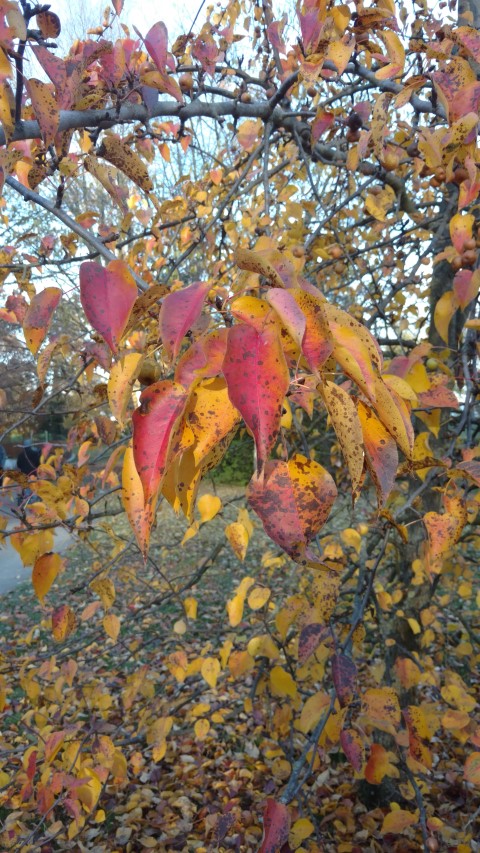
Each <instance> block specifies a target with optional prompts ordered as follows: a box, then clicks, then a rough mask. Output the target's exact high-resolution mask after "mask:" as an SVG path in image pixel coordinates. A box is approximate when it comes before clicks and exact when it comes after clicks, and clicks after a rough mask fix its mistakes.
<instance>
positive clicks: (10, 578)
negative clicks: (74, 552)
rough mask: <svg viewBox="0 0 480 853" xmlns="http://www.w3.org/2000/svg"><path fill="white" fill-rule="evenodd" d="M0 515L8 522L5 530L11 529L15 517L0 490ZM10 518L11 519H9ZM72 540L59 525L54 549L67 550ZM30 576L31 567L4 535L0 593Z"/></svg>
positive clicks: (0, 559) (0, 553) (0, 561)
mask: <svg viewBox="0 0 480 853" xmlns="http://www.w3.org/2000/svg"><path fill="white" fill-rule="evenodd" d="M0 515H2V516H4V517H7V518H8V519H9V523H8V526H7V530H11V529H12V527H15V526H16V523H17V522H16V519H15V517H14V516H12V514H11V502H10V501H9V500H8V501H7V500H5V497H4V496H3V499H2V496H1V492H0ZM10 519H11V521H10ZM71 542H72V536H71V534H70V533H69V532H68V531H67V530H64V529H63V528H61V527H59V528H58V529H57V530H56V531H55V541H54V546H53V547H54V550H55V551H58V552H59V553H63V552H65V551H66V550H67V548H68V547H69V545H70V544H71ZM31 577H32V567H31V566H24V565H23V563H22V561H21V559H20V555H19V554H18V553H17V552H16V551H15V548H13V547H12V545H11V544H10V537H8V536H7V537H6V539H5V541H4V544H3V546H2V547H0V595H5V593H6V592H10V590H12V589H15V587H16V586H18V585H19V584H21V583H25V581H30V579H31Z"/></svg>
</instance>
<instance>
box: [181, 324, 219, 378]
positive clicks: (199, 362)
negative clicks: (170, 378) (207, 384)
mask: <svg viewBox="0 0 480 853" xmlns="http://www.w3.org/2000/svg"><path fill="white" fill-rule="evenodd" d="M227 338H228V329H225V328H222V329H215V331H213V332H210V333H209V334H208V335H205V336H204V337H201V338H198V340H196V341H195V342H194V343H193V344H192V345H191V346H190V347H189V348H188V349H187V350H185V352H184V353H182V355H181V357H180V359H179V361H178V363H177V367H176V369H175V382H179V383H180V385H184V386H185V388H189V387H190V385H192V383H193V382H199V381H200V380H201V379H212V378H213V377H214V376H218V375H219V374H220V373H221V372H222V365H223V361H224V358H225V352H226V349H227Z"/></svg>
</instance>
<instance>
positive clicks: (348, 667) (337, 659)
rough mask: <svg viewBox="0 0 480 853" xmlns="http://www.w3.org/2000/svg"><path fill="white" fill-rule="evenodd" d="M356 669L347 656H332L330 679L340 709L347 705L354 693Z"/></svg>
mask: <svg viewBox="0 0 480 853" xmlns="http://www.w3.org/2000/svg"><path fill="white" fill-rule="evenodd" d="M356 677H357V667H356V666H355V664H354V662H353V660H352V659H351V658H349V657H347V655H334V656H333V658H332V679H333V685H334V687H335V692H336V694H337V696H338V701H339V702H340V707H341V708H344V707H345V705H349V704H350V702H351V701H352V699H353V696H354V693H355V681H356Z"/></svg>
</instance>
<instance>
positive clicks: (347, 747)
mask: <svg viewBox="0 0 480 853" xmlns="http://www.w3.org/2000/svg"><path fill="white" fill-rule="evenodd" d="M340 745H341V747H342V749H343V751H344V753H345V755H346V757H347V759H348V761H349V762H350V764H351V765H352V767H353V769H354V770H356V771H357V773H359V772H360V770H361V769H362V765H363V761H364V758H365V747H364V745H363V741H362V739H361V737H360V735H359V733H358V732H357V731H356V730H355V729H343V730H342V731H341V732H340Z"/></svg>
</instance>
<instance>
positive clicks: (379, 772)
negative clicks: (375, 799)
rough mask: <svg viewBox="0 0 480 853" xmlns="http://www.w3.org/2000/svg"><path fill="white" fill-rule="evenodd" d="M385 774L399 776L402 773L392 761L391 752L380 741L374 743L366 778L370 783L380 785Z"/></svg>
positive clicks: (366, 768) (366, 769)
mask: <svg viewBox="0 0 480 853" xmlns="http://www.w3.org/2000/svg"><path fill="white" fill-rule="evenodd" d="M385 776H395V777H397V778H398V777H399V776H400V773H399V772H398V770H397V768H396V767H395V765H394V764H392V762H391V753H389V752H387V750H386V749H384V747H383V746H381V745H380V744H379V743H372V746H371V748H370V757H369V759H368V761H367V766H366V767H365V779H366V780H367V782H369V783H370V785H379V784H380V782H381V781H382V779H384V778H385Z"/></svg>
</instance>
